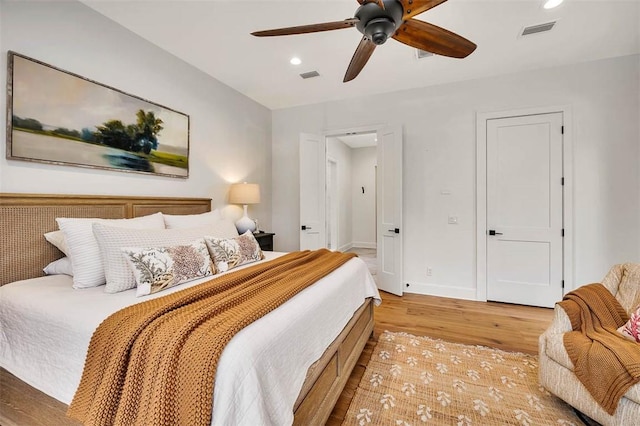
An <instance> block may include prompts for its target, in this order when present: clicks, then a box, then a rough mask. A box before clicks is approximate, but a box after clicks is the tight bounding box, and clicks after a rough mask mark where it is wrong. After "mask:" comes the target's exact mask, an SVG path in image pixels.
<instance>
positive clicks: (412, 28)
mask: <svg viewBox="0 0 640 426" xmlns="http://www.w3.org/2000/svg"><path fill="white" fill-rule="evenodd" d="M393 38H394V39H396V40H397V41H399V42H400V43H404V44H406V45H408V46H411V47H415V48H417V49H421V50H425V51H427V52H431V53H435V54H437V55H443V56H450V57H452V58H466V57H467V56H469V55H470V54H471V53H472V52H473V51H474V50H476V47H477V46H476V44H475V43H473V42H471V41H469V40H467V39H466V38H464V37H462V36H459V35H458V34H456V33H452V32H451V31H449V30H445V29H444V28H440V27H438V26H436V25H433V24H429V23H427V22H423V21H418V20H417V19H409V20H408V21H406V22H404V23H403V24H402V25H401V26H400V28H398V31H396V33H395V34H394V35H393Z"/></svg>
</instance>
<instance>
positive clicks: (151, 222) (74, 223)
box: [56, 213, 164, 288]
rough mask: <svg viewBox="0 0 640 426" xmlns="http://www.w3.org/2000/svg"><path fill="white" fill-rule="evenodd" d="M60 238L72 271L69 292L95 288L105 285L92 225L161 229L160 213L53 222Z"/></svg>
mask: <svg viewBox="0 0 640 426" xmlns="http://www.w3.org/2000/svg"><path fill="white" fill-rule="evenodd" d="M56 222H58V227H59V228H60V230H61V231H62V233H63V234H64V239H65V241H66V242H67V247H68V253H67V255H68V256H69V258H70V259H71V267H72V269H73V288H89V287H97V286H99V285H102V284H104V283H105V282H106V278H105V274H104V267H103V263H102V259H101V256H100V248H99V247H98V243H97V242H96V239H95V238H94V236H93V230H92V228H91V226H92V225H93V224H94V223H103V224H109V225H111V226H117V227H121V228H138V229H140V228H142V229H164V219H163V218H162V214H161V213H156V214H152V215H149V216H142V217H137V218H134V219H99V218H65V217H59V218H57V219H56Z"/></svg>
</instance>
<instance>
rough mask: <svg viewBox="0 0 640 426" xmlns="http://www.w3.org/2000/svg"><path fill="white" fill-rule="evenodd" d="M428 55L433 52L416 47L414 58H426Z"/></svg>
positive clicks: (431, 54)
mask: <svg viewBox="0 0 640 426" xmlns="http://www.w3.org/2000/svg"><path fill="white" fill-rule="evenodd" d="M429 56H433V53H431V52H427V51H426V50H422V49H416V58H418V59H424V58H428V57H429Z"/></svg>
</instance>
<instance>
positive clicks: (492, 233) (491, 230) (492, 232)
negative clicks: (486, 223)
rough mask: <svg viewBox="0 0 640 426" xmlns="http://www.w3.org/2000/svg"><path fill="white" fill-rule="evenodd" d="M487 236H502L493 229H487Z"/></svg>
mask: <svg viewBox="0 0 640 426" xmlns="http://www.w3.org/2000/svg"><path fill="white" fill-rule="evenodd" d="M489 235H502V232H496V231H495V230H493V229H489Z"/></svg>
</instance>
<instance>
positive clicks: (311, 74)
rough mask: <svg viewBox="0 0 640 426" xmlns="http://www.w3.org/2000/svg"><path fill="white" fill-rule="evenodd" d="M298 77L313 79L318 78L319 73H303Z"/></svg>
mask: <svg viewBox="0 0 640 426" xmlns="http://www.w3.org/2000/svg"><path fill="white" fill-rule="evenodd" d="M300 77H302V78H304V79H307V78H313V77H320V73H319V72H318V71H309V72H303V73H302V74H300Z"/></svg>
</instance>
